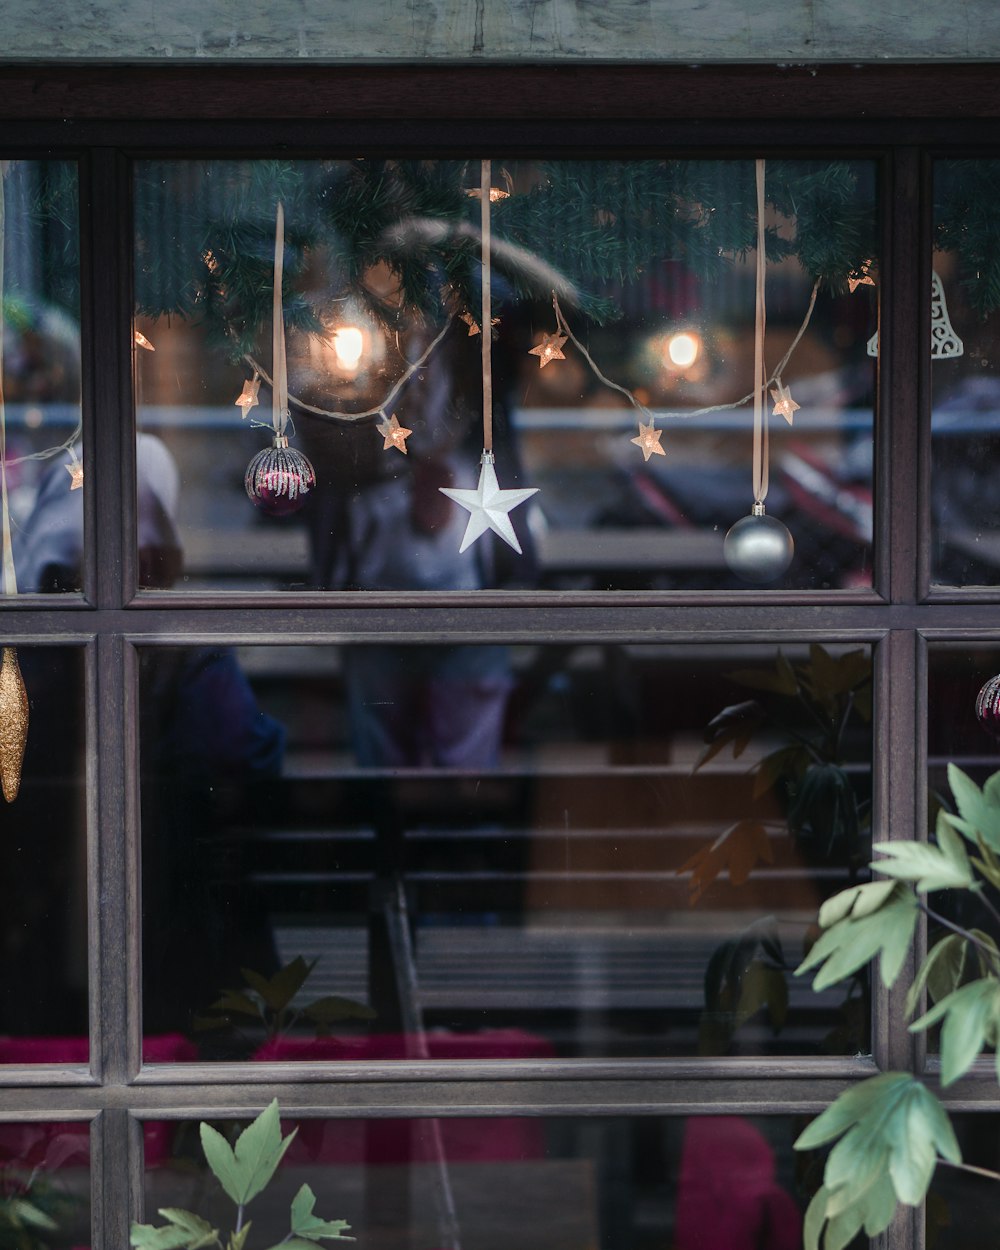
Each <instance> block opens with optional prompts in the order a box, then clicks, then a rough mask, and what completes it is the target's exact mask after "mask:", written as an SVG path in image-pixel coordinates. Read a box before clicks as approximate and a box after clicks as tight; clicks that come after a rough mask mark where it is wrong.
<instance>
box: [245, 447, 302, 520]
mask: <svg viewBox="0 0 1000 1250" xmlns="http://www.w3.org/2000/svg"><path fill="white" fill-rule="evenodd" d="M243 484H244V486H246V488H247V494H248V495H249V496H250V498H251V499H252V500H253V502H254V503H255V504H256V505H257V507H258V508H260V510H261V511H262V512H266V513H267V514H268V516H288V515H289V514H290V513H292V512H297V511H298V510H299V508H301V507H302V505H303V504H304V503H305V501H306V495H308V494H309V492H310V491H311V490H312V488H313V487H314V486H315V485H316V473H315V470H314V469H313V467H312V465H311V464H310V463H309V460H308V459H307V457H305V456H304V455H303V454H302V452H301V451H296V449H295V448H294V447H289V446H288V439H287V438H286V437H285V436H284V435H283V434H278V435H276V436H275V439H274V446H273V447H265V448H264V450H263V451H259V452H258V453H257V454H256V456H254V458H253V459H252V460H251V461H250V463H249V464H248V465H247V471H246V476H245V477H244V479H243Z"/></svg>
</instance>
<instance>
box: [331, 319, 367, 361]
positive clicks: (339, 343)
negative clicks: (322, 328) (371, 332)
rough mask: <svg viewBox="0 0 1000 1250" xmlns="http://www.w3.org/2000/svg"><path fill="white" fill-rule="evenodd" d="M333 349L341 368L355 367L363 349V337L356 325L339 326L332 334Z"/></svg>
mask: <svg viewBox="0 0 1000 1250" xmlns="http://www.w3.org/2000/svg"><path fill="white" fill-rule="evenodd" d="M333 350H334V351H335V352H336V354H337V364H338V365H340V367H341V368H342V369H346V370H351V371H352V372H353V371H354V370H355V369H357V367H358V364H359V363H360V361H361V356H362V353H363V352H364V350H365V338H364V335H363V334H362V333H361V331H360V330H359V329H358V327H357V326H341V327H340V329H339V330H337V332H336V333H335V334H334V336H333Z"/></svg>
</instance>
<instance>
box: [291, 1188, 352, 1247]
mask: <svg viewBox="0 0 1000 1250" xmlns="http://www.w3.org/2000/svg"><path fill="white" fill-rule="evenodd" d="M315 1205H316V1195H315V1194H314V1193H313V1191H312V1190H311V1189H310V1188H309V1186H308V1185H303V1186H302V1188H301V1189H300V1190H299V1192H298V1193H297V1194H296V1195H295V1197H294V1198H293V1199H292V1232H293V1233H294V1234H295V1235H296V1236H297V1237H305V1238H307V1239H308V1240H310V1241H318V1240H319V1239H320V1238H321V1237H322V1238H327V1237H330V1238H337V1239H339V1240H344V1241H353V1240H354V1238H353V1237H345V1235H344V1234H345V1232H346V1230H347V1229H348V1228H350V1224H348V1222H347V1221H346V1220H321V1219H320V1218H319V1217H318V1216H316V1215H314V1214H313V1208H314V1207H315Z"/></svg>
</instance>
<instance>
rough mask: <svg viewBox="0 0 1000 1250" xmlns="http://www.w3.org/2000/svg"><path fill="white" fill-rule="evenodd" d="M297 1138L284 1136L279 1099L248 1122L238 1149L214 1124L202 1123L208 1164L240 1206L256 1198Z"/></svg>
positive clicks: (238, 1140) (237, 1144)
mask: <svg viewBox="0 0 1000 1250" xmlns="http://www.w3.org/2000/svg"><path fill="white" fill-rule="evenodd" d="M297 1131H298V1130H296V1132H297ZM294 1137H295V1133H291V1134H289V1136H288V1137H286V1138H284V1139H282V1136H281V1124H280V1120H279V1116H278V1100H277V1099H274V1101H273V1102H272V1103H271V1104H270V1105H269V1106H267V1107H266V1108H265V1109H264V1110H263V1111H262V1112H261V1113H260V1115H259V1116H258V1117H257V1118H256V1120H254V1121H253V1123H252V1124H249V1125H247V1127H246V1128H245V1129H244V1130H243V1132H242V1133H241V1134H240V1135H239V1137H238V1138H237V1140H236V1147H235V1150H234V1149H231V1148H230V1146H229V1143H228V1142H227V1141H226V1139H225V1138H224V1137H223V1136H222V1134H221V1133H219V1132H217V1131H216V1130H215V1129H214V1128H212V1126H211V1125H210V1124H204V1123H203V1124H202V1126H201V1144H202V1149H203V1150H204V1151H205V1158H206V1159H207V1161H208V1166H209V1167H210V1168H211V1169H212V1171H213V1172H214V1173H215V1175H216V1177H217V1179H218V1181H219V1184H220V1185H221V1186H222V1188H223V1189H224V1190H225V1191H226V1193H227V1194H228V1195H229V1197H230V1198H232V1200H233V1202H235V1203H236V1204H237V1205H240V1206H244V1205H246V1203H248V1202H249V1201H250V1200H251V1199H252V1198H254V1197H256V1195H257V1194H259V1193H260V1191H261V1190H262V1189H263V1188H264V1186H265V1185H266V1184H267V1183H268V1181H269V1180H270V1179H271V1177H272V1176H273V1175H274V1173H275V1170H276V1169H277V1166H278V1164H279V1163H280V1162H281V1159H282V1156H283V1155H284V1153H285V1151H286V1150H287V1149H288V1147H289V1146H290V1145H291V1143H292V1139H293V1138H294Z"/></svg>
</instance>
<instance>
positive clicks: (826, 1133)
mask: <svg viewBox="0 0 1000 1250" xmlns="http://www.w3.org/2000/svg"><path fill="white" fill-rule="evenodd" d="M914 1079H915V1078H914V1077H913V1076H911V1075H910V1073H909V1072H883V1073H882V1074H881V1075H880V1076H872V1077H869V1078H868V1079H867V1080H864V1081H859V1082H858V1084H857V1085H854V1086H852V1087H851V1088H850V1089H849V1090H846V1091H845V1092H844V1093H843V1094H841V1095H840V1097H839V1098H836V1099H835V1100H834V1101H833V1102H832V1103H830V1105H829V1107H827V1109H826V1110H825V1111H824V1112H823V1113H822V1114H821V1115H819V1116H818V1117H817V1118H816V1119H815V1120H813V1122H812V1124H810V1125H809V1126H808V1127H807V1128H806V1129H804V1130H803V1131H802V1132H801V1133H800V1134H799V1136H798V1137H797V1138H796V1139H795V1145H794V1149H796V1150H815V1149H816V1148H817V1147H818V1146H825V1145H826V1143H827V1142H831V1141H835V1140H836V1139H837V1138H838V1137H840V1136H841V1135H842V1134H843V1133H846V1132H847V1130H848V1129H849V1128H851V1127H853V1126H854V1125H855V1124H857V1123H858V1122H859V1121H860V1120H861V1119H862V1118H863V1116H864V1115H865V1114H866V1112H867V1111H868V1110H869V1108H870V1107H871V1106H872V1105H873V1104H875V1103H878V1102H879V1101H880V1100H891V1099H892V1098H893V1097H894V1096H898V1095H901V1094H902V1092H903V1089H904V1087H905V1086H906V1085H907V1084H908V1083H909V1082H911V1081H913V1080H914Z"/></svg>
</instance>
